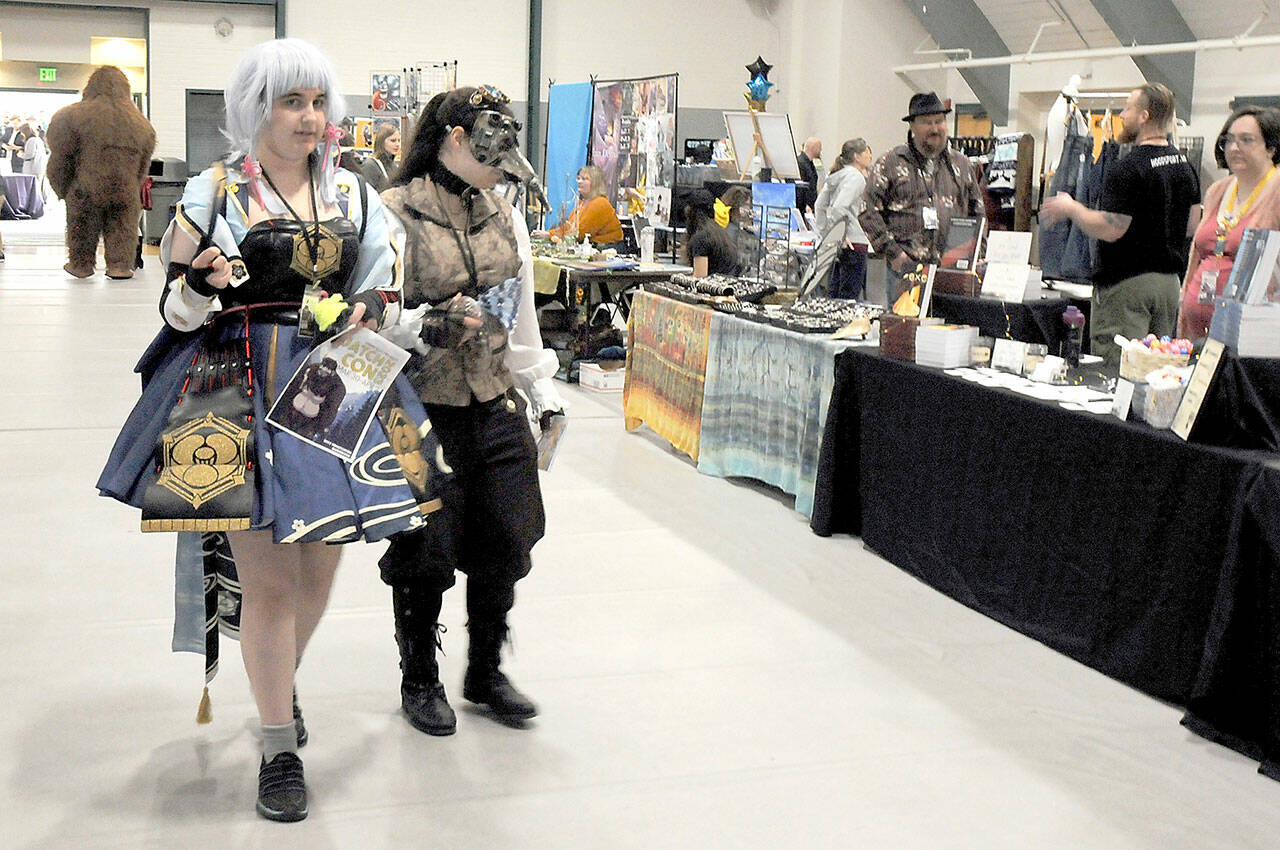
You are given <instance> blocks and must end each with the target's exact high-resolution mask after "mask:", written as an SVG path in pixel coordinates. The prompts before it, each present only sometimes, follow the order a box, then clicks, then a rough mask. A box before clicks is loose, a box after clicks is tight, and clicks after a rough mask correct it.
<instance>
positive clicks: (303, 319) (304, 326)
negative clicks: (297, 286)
mask: <svg viewBox="0 0 1280 850" xmlns="http://www.w3.org/2000/svg"><path fill="white" fill-rule="evenodd" d="M324 295H325V293H324V291H323V290H321V289H320V285H319V284H316V283H312V284H308V286H307V288H306V289H304V290H303V291H302V306H301V307H300V308H299V310H298V336H299V337H302V338H303V339H310V338H311V337H314V336H315V335H316V333H317V332H319V330H320V324H319V322H317V321H316V305H317V304H319V303H320V301H321V299H322V298H324Z"/></svg>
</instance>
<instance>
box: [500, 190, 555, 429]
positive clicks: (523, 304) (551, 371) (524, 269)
mask: <svg viewBox="0 0 1280 850" xmlns="http://www.w3.org/2000/svg"><path fill="white" fill-rule="evenodd" d="M511 223H512V227H513V229H514V230H515V234H516V248H517V250H518V251H519V252H520V272H519V274H520V307H519V309H518V311H517V312H516V326H515V327H514V328H513V329H512V331H511V335H510V337H509V338H508V340H507V355H506V361H505V362H506V365H507V368H508V369H509V370H510V371H511V377H512V379H513V380H514V381H515V386H516V388H517V389H519V390H521V391H522V392H524V393H525V395H527V396H528V397H529V401H530V408H531V409H530V415H531V418H533V419H534V420H536V419H537V418H538V416H540V415H541V414H542V413H543V411H547V410H564V409H565V407H566V404H565V402H564V399H563V398H561V397H560V392H559V391H558V390H557V389H556V387H555V384H554V383H553V381H552V378H553V377H554V376H555V374H556V372H557V371H559V369H560V361H559V360H558V359H557V358H556V353H555V352H554V351H552V350H551V349H549V348H544V347H543V346H542V332H541V331H540V330H539V329H538V313H537V308H535V307H534V304H533V250H532V248H531V247H530V245H529V228H528V227H527V226H526V225H525V223H524V217H523V216H521V215H520V212H519V211H518V210H516V209H515V208H512V209H511Z"/></svg>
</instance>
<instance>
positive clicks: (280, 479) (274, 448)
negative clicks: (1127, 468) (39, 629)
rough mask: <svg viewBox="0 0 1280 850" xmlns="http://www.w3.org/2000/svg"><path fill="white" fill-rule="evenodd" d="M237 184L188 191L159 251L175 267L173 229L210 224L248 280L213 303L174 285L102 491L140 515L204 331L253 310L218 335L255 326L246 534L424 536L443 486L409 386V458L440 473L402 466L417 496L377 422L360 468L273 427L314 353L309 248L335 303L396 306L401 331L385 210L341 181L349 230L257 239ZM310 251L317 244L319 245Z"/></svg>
mask: <svg viewBox="0 0 1280 850" xmlns="http://www.w3.org/2000/svg"><path fill="white" fill-rule="evenodd" d="M238 178H239V175H237V174H235V173H234V172H232V173H231V174H230V175H228V178H227V181H226V184H225V185H226V192H225V194H224V195H222V196H219V195H218V194H217V179H216V178H215V176H214V173H213V171H212V170H210V171H205V172H204V173H202V174H201V175H199V176H198V177H195V178H193V179H192V180H191V181H190V182H189V183H188V185H187V188H186V191H185V193H184V195H183V198H182V202H181V204H180V205H179V207H178V208H177V211H176V215H175V219H174V222H173V224H171V225H170V232H169V233H167V234H166V237H165V242H164V243H162V258H163V259H165V261H166V263H167V248H168V244H169V242H170V240H171V238H172V232H173V230H174V229H181V230H183V231H185V232H186V233H187V234H188V235H189V236H190V237H191V239H192V240H193V241H196V242H199V240H200V238H201V236H202V235H203V231H204V230H205V229H206V228H208V226H209V222H210V221H213V222H215V226H214V230H213V237H214V238H213V241H214V243H215V244H217V245H218V247H219V248H220V249H221V250H222V252H223V253H224V254H225V255H226V256H227V257H228V258H230V259H231V260H232V264H233V268H236V270H237V271H236V274H237V275H238V276H240V277H241V280H240V281H239V282H238V285H235V286H233V287H228V288H226V289H224V290H222V291H221V292H220V293H219V295H218V297H215V298H213V299H208V298H205V297H202V296H200V295H199V294H198V293H195V292H192V291H190V290H189V289H187V288H186V287H185V285H184V283H183V282H182V280H181V279H177V280H174V281H171V282H170V284H169V292H168V293H167V296H166V298H165V299H164V301H163V302H162V312H163V313H164V315H165V319H166V322H167V327H166V328H165V329H163V330H162V331H161V333H160V334H159V335H158V336H157V337H156V339H155V340H154V341H153V343H152V344H151V346H150V347H149V348H148V350H147V352H146V353H145V354H144V355H143V357H142V359H141V361H139V363H138V365H137V367H136V371H138V372H139V373H141V374H142V376H143V383H144V388H143V393H142V397H141V398H140V399H139V401H138V403H137V405H136V406H135V407H134V409H133V412H132V413H131V414H130V416H129V418H128V420H127V421H126V422H125V425H124V427H123V429H122V430H121V433H120V436H119V437H118V438H117V440H116V444H115V447H114V448H113V449H112V452H111V456H110V459H109V460H108V462H107V466H106V468H105V470H104V471H103V473H102V476H101V477H100V478H99V480H98V489H99V491H100V492H101V493H102V494H103V495H106V496H111V497H113V498H116V499H119V500H120V501H123V502H126V503H128V504H131V505H133V506H135V507H141V506H142V503H143V497H144V494H145V492H146V488H147V485H148V484H149V483H150V481H151V479H152V477H153V472H154V469H155V462H154V455H155V448H156V445H157V440H158V438H159V436H160V433H161V432H162V431H163V430H164V429H165V427H166V425H167V421H168V417H169V413H170V411H171V410H172V408H173V406H174V404H175V402H176V400H177V399H178V397H179V395H180V392H181V390H182V386H183V383H184V380H185V378H186V373H187V368H188V366H189V365H190V364H191V362H192V358H193V356H194V355H195V353H196V351H197V350H198V348H199V346H201V345H202V344H205V343H206V342H207V341H208V339H209V333H208V330H209V328H208V326H207V325H205V324H204V320H205V319H206V318H208V317H212V321H214V322H218V321H219V320H218V318H217V316H218V314H219V312H220V311H223V310H229V309H231V308H234V307H247V310H246V311H244V312H243V313H237V314H236V315H235V316H234V317H233V318H232V319H231V320H228V321H224V322H222V323H223V324H225V325H226V327H225V328H217V327H216V326H215V331H214V334H213V336H214V338H216V339H218V340H219V341H225V340H228V339H234V338H235V336H236V335H241V336H243V335H244V334H245V327H246V325H247V328H248V340H249V351H250V363H251V366H252V377H253V390H252V398H253V412H254V416H253V425H254V440H255V449H256V455H257V463H256V472H257V477H256V484H257V487H256V504H255V505H254V510H253V515H252V518H251V523H250V527H251V528H254V529H270V530H271V532H272V536H273V538H274V539H275V542H277V543H302V542H320V541H323V542H327V543H344V542H350V541H355V540H361V539H363V540H366V541H375V540H381V539H383V538H386V537H388V536H390V535H392V534H395V533H397V532H400V531H405V530H408V529H412V528H418V527H420V526H421V525H422V524H423V522H424V521H425V516H426V515H427V514H429V513H430V512H431V511H433V510H434V509H436V508H438V507H439V506H440V503H439V500H438V498H435V497H434V496H433V495H432V493H433V492H434V489H435V488H433V487H431V486H430V480H431V479H432V478H434V477H436V476H437V475H440V474H443V473H442V470H441V469H440V465H439V464H440V461H439V459H440V452H439V450H438V446H437V445H435V443H434V438H433V437H432V436H431V435H430V429H429V428H423V427H420V426H421V425H422V424H423V423H425V422H426V414H425V412H424V411H423V409H422V407H421V404H420V403H419V402H418V400H417V396H416V393H414V392H413V391H412V389H411V388H410V387H409V385H408V383H407V382H406V381H405V380H404V379H403V378H399V379H397V386H396V387H394V388H393V390H392V392H391V393H389V397H391V398H393V403H394V404H395V405H397V406H398V408H399V409H400V411H401V415H402V418H401V421H406V422H412V423H413V425H414V426H417V427H415V428H413V429H411V430H414V431H415V432H416V433H414V434H410V435H409V438H410V440H411V441H416V442H417V443H418V445H415V446H414V447H413V448H414V449H416V450H417V452H416V454H417V456H418V458H419V459H421V458H425V459H427V462H428V465H429V467H430V468H423V464H422V463H420V462H418V461H416V460H414V459H406V461H407V463H406V465H411V466H412V467H413V468H411V469H410V470H409V472H410V476H409V477H410V478H413V479H414V480H415V483H416V484H419V485H422V484H423V483H424V481H425V482H426V484H427V486H425V487H424V486H418V487H416V488H415V487H411V486H410V485H409V482H408V481H407V480H406V474H405V468H402V464H401V457H399V456H398V455H397V452H396V451H393V446H392V445H391V443H390V442H389V440H388V437H387V433H386V430H385V429H384V428H383V427H382V424H381V423H380V422H375V423H374V426H373V427H371V428H370V429H369V431H368V433H367V434H366V435H365V439H364V442H363V443H362V445H361V446H360V449H359V451H358V453H357V458H356V460H355V461H354V462H352V463H350V464H348V463H345V462H343V461H342V460H340V459H339V458H337V457H335V456H333V455H331V454H329V453H327V452H325V451H322V450H321V449H319V448H317V447H316V446H313V445H311V444H309V443H307V442H305V441H303V440H300V439H298V438H297V437H295V436H293V435H292V434H289V433H286V432H283V431H280V430H278V429H277V428H275V427H274V426H270V425H268V424H267V422H266V411H267V410H269V409H270V406H271V404H272V402H273V401H274V400H275V398H276V397H277V396H278V394H279V393H280V392H282V391H283V390H284V388H285V385H286V384H287V383H288V381H289V378H290V377H291V376H292V375H293V374H294V372H295V371H296V370H297V368H298V367H299V366H300V365H301V363H302V361H303V360H304V359H305V358H306V356H307V354H308V353H309V351H310V350H311V347H312V343H313V340H311V339H306V338H301V337H299V336H298V328H297V321H296V307H295V308H294V309H292V310H291V309H289V307H290V306H292V305H297V304H298V303H299V302H300V301H301V298H302V290H303V289H304V288H305V287H306V285H307V284H308V283H309V282H310V280H311V279H312V278H314V277H315V260H316V257H315V248H314V247H313V246H314V244H315V241H316V240H317V239H319V240H322V241H320V243H319V244H320V249H319V251H320V257H319V262H320V266H319V273H320V275H322V277H321V280H320V285H321V286H322V287H323V288H324V289H326V290H328V291H329V292H341V293H343V294H344V295H345V296H346V297H347V300H350V299H351V297H352V296H354V295H356V294H359V293H362V292H366V291H369V290H379V291H381V292H384V293H386V294H387V296H388V298H387V302H388V303H387V305H386V314H385V315H384V316H383V322H382V324H383V326H390V325H392V324H394V322H395V320H396V315H395V313H397V312H398V309H399V304H398V300H399V299H398V293H399V289H400V260H399V255H398V254H397V252H396V249H395V245H394V242H393V241H392V239H391V238H390V235H389V233H388V229H387V224H386V221H385V218H384V215H383V210H382V204H381V201H380V200H379V199H378V196H377V195H376V194H374V193H372V192H371V191H369V190H368V189H367V187H364V186H362V185H361V184H360V182H359V181H358V179H357V178H356V177H355V175H352V174H351V173H350V172H346V171H342V170H339V172H338V178H337V187H338V205H339V207H340V208H341V210H342V212H343V216H342V217H337V218H333V219H330V220H327V221H322V222H319V223H318V226H317V227H314V228H313V227H312V226H311V225H310V223H308V224H307V225H306V227H307V228H309V232H308V233H304V232H303V228H304V225H303V224H302V223H300V222H297V221H293V220H288V219H283V218H279V219H269V220H267V221H262V222H259V223H257V224H254V225H252V226H250V225H249V220H248V219H249V217H248V212H247V209H246V208H247V206H248V200H247V191H246V184H245V183H243V182H241V180H239V179H238ZM215 199H219V201H218V202H220V204H221V206H222V208H221V209H220V210H219V211H218V212H217V214H216V216H215V214H214V210H213V209H212V204H214V203H215ZM366 205H367V209H366ZM308 238H311V239H312V240H313V243H312V244H311V245H308V244H307V242H306V240H307V239H308ZM300 258H301V259H302V261H303V263H300V262H299V260H300ZM241 264H242V265H241ZM306 265H310V266H311V268H306V267H305V266H306ZM326 272H327V273H326ZM282 305H284V306H283V307H282ZM245 315H247V317H248V321H247V322H246V321H245V319H244V316H245ZM397 390H398V391H399V392H398V393H397ZM397 395H398V398H397V397H395V396H397ZM401 430H402V431H403V430H404V429H401ZM399 436H400V437H401V439H399V440H397V448H400V449H401V455H403V448H404V443H405V440H404V439H403V436H404V435H403V434H400V435H399ZM415 490H416V493H415Z"/></svg>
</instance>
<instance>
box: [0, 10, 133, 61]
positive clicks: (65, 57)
mask: <svg viewBox="0 0 1280 850" xmlns="http://www.w3.org/2000/svg"><path fill="white" fill-rule="evenodd" d="M0 6H3V8H4V12H3V14H0V35H3V37H4V58H5V60H7V61H20V62H45V63H48V64H50V65H52V64H56V63H58V62H68V63H70V62H77V63H88V61H89V39H90V38H91V37H100V38H144V37H145V36H146V29H145V24H144V20H143V19H144V16H143V14H142V13H141V12H137V11H132V10H124V9H122V10H120V11H114V10H107V9H103V10H99V11H97V12H95V13H94V14H93V15H92V16H89V15H85V14H81V13H77V12H76V10H70V11H68V10H56V9H48V8H41V7H38V6H7V5H4V4H0Z"/></svg>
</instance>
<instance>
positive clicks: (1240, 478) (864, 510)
mask: <svg viewBox="0 0 1280 850" xmlns="http://www.w3.org/2000/svg"><path fill="white" fill-rule="evenodd" d="M1278 460H1280V458H1277V456H1276V455H1274V454H1272V453H1267V452H1249V451H1241V450H1236V449H1227V448H1218V447H1213V446H1206V445H1199V444H1195V443H1184V442H1182V441H1181V440H1179V439H1178V438H1177V437H1175V436H1173V435H1172V434H1171V433H1169V432H1167V431H1157V430H1154V429H1152V428H1149V427H1147V426H1145V425H1141V424H1132V423H1125V422H1120V421H1119V420H1116V419H1114V418H1112V417H1100V416H1092V415H1088V414H1082V413H1074V412H1070V411H1066V410H1064V409H1062V408H1061V407H1059V406H1057V405H1055V404H1052V403H1048V402H1043V401H1038V400H1035V399H1030V398H1026V397H1023V396H1019V395H1017V394H1014V393H1011V392H1007V391H1004V390H998V389H991V388H987V387H981V386H978V385H976V384H971V383H969V382H967V381H963V380H959V379H956V378H952V377H948V376H946V375H944V374H942V372H941V371H938V370H932V369H926V368H923V367H918V366H915V365H914V364H910V363H903V362H899V361H896V360H890V359H888V358H884V357H881V356H879V355H878V354H874V353H867V352H864V351H858V350H855V351H849V352H845V353H843V354H840V355H838V356H837V358H836V374H835V387H834V390H833V395H832V399H831V411H830V415H829V417H828V420H827V430H826V434H825V435H824V440H823V450H822V457H821V470H820V474H819V484H818V492H817V494H816V506H815V510H814V516H813V521H812V527H813V528H814V530H815V531H816V532H817V533H819V534H829V533H831V532H834V531H848V532H851V533H855V534H857V533H860V534H861V535H862V538H863V541H864V543H865V544H866V545H867V546H868V547H869V548H870V549H872V550H874V551H875V552H877V553H878V554H880V555H882V556H883V557H885V558H886V559H887V560H889V561H890V562H892V563H894V564H895V565H897V566H898V567H900V568H902V569H904V570H906V571H907V572H910V573H911V574H913V575H915V576H917V577H918V578H920V579H921V580H922V581H924V582H925V583H927V584H929V585H931V586H933V587H935V588H937V589H938V590H941V591H942V592H944V593H946V594H948V595H949V596H951V597H952V598H954V599H956V600H958V601H960V602H962V603H964V604H965V605H968V606H969V607H971V608H974V609H976V610H978V611H981V612H982V613H984V614H986V615H988V616H990V617H992V618H993V619H996V620H998V621H1000V622H1002V623H1004V624H1006V625H1008V626H1010V627H1012V628H1014V629H1017V630H1018V631H1020V632H1022V633H1023V634H1026V635H1029V636H1031V637H1034V638H1035V639H1037V640H1039V641H1040V642H1042V643H1044V644H1045V645H1047V646H1050V647H1052V648H1054V649H1056V650H1058V651H1060V652H1062V653H1064V654H1066V655H1069V656H1071V657H1072V658H1075V659H1077V660H1079V661H1081V662H1083V663H1085V664H1088V665H1089V666H1090V667H1093V668H1094V669H1096V670H1099V671H1101V672H1103V673H1105V674H1107V675H1109V676H1111V677H1113V678H1115V679H1118V680H1120V681H1122V682H1126V683H1128V684H1130V685H1132V686H1134V687H1137V688H1140V689H1142V690H1143V691H1146V692H1147V693H1150V694H1152V695H1154V696H1157V697H1160V698H1162V699H1165V700H1169V701H1172V702H1175V703H1177V704H1179V705H1184V706H1186V707H1187V709H1188V713H1187V716H1186V718H1185V719H1184V724H1185V725H1187V726H1188V727H1189V728H1191V729H1193V730H1194V731H1196V732H1198V733H1199V734H1202V735H1205V736H1206V737H1209V738H1211V739H1213V740H1216V741H1219V742H1221V743H1225V744H1228V745H1230V746H1233V747H1235V748H1237V749H1239V750H1240V751H1242V752H1244V753H1246V754H1248V755H1250V756H1253V757H1255V758H1258V759H1260V760H1262V762H1263V764H1262V770H1263V772H1265V773H1267V774H1268V775H1271V776H1273V777H1276V778H1280V664H1278V663H1277V662H1280V656H1278V653H1277V650H1278V649H1280V581H1277V578H1278V577H1280V463H1277V461H1278Z"/></svg>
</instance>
